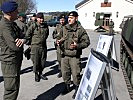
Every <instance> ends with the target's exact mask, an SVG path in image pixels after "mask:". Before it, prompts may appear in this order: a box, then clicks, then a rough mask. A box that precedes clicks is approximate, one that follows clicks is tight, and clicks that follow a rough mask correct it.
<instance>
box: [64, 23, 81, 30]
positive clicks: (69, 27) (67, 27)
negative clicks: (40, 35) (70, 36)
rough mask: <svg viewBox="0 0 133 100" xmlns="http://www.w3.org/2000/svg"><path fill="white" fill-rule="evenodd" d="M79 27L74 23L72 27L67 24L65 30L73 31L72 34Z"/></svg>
mask: <svg viewBox="0 0 133 100" xmlns="http://www.w3.org/2000/svg"><path fill="white" fill-rule="evenodd" d="M79 28H80V27H79V25H78V24H77V23H76V24H75V25H74V26H71V25H69V24H67V25H66V29H67V30H68V31H72V32H73V31H74V32H76V31H77V29H79Z"/></svg>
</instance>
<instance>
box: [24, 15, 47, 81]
mask: <svg viewBox="0 0 133 100" xmlns="http://www.w3.org/2000/svg"><path fill="white" fill-rule="evenodd" d="M48 35H49V29H48V26H47V24H46V23H44V15H43V13H38V14H37V22H36V23H34V24H32V25H31V26H30V27H29V28H28V30H27V32H26V36H25V38H26V40H27V43H28V44H29V45H31V60H32V62H33V72H34V73H35V81H36V82H39V81H40V79H43V80H47V79H48V78H47V77H46V76H44V75H43V74H42V71H43V68H44V67H45V62H46V58H47V43H46V39H47V38H48ZM29 42H31V43H29Z"/></svg>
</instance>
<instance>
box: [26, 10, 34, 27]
mask: <svg viewBox="0 0 133 100" xmlns="http://www.w3.org/2000/svg"><path fill="white" fill-rule="evenodd" d="M33 23H36V14H35V13H34V14H33V16H32V17H31V20H30V21H29V22H28V23H27V27H28V28H29V27H30V26H31V25H32V24H33Z"/></svg>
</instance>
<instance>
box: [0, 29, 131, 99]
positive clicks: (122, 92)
mask: <svg viewBox="0 0 133 100" xmlns="http://www.w3.org/2000/svg"><path fill="white" fill-rule="evenodd" d="M53 29H54V28H50V35H49V37H48V39H47V45H48V54H47V55H48V57H47V64H46V68H45V69H44V71H43V73H44V74H45V75H46V76H47V77H48V80H41V81H40V82H35V81H34V74H33V72H32V62H31V60H26V58H25V57H24V60H23V64H22V68H21V69H22V74H21V85H20V92H19V96H18V100H32V99H36V100H72V95H73V93H74V90H72V91H71V92H70V93H68V94H66V95H61V92H62V90H63V88H64V87H63V86H64V84H63V80H62V78H57V74H58V70H57V67H58V63H57V60H56V50H55V49H54V40H53V39H52V31H53ZM87 32H88V35H89V37H90V40H91V44H90V46H89V47H88V48H86V49H84V50H83V55H82V67H83V70H84V67H85V64H86V61H87V58H88V55H89V53H90V48H94V49H95V48H96V45H97V42H98V37H99V34H100V33H96V32H94V31H90V30H87ZM120 39H121V37H120V34H117V35H115V43H116V49H117V57H118V61H119V62H120ZM83 70H82V72H83ZM113 79H114V83H115V89H116V96H117V98H118V100H130V97H129V95H128V91H127V87H126V83H125V80H124V77H123V73H122V70H121V69H120V71H119V72H116V71H114V70H113ZM3 85H4V84H3V80H2V73H1V70H0V100H2V98H3V93H4V91H3V90H4V88H3ZM97 100H100V99H98V98H97Z"/></svg>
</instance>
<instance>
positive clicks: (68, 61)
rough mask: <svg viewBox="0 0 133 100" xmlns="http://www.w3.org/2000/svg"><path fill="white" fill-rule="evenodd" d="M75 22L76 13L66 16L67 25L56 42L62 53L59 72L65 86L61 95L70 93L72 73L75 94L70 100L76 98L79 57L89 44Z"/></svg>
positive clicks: (79, 77) (78, 81)
mask: <svg viewBox="0 0 133 100" xmlns="http://www.w3.org/2000/svg"><path fill="white" fill-rule="evenodd" d="M77 21H78V13H77V12H76V11H72V12H70V13H69V14H68V24H67V25H65V26H64V28H63V37H62V38H61V39H60V40H58V44H61V50H62V52H63V54H62V59H61V71H62V77H63V80H64V82H65V84H66V85H65V89H64V91H63V93H67V92H69V91H70V84H71V73H72V77H73V83H74V86H75V93H74V95H73V96H72V98H75V96H76V92H77V90H78V86H79V83H80V79H81V76H80V71H81V69H80V56H81V54H82V49H84V48H86V47H88V46H89V44H90V40H89V36H88V35H87V32H86V31H85V29H84V28H83V27H82V26H81V25H80V24H78V23H77Z"/></svg>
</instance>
